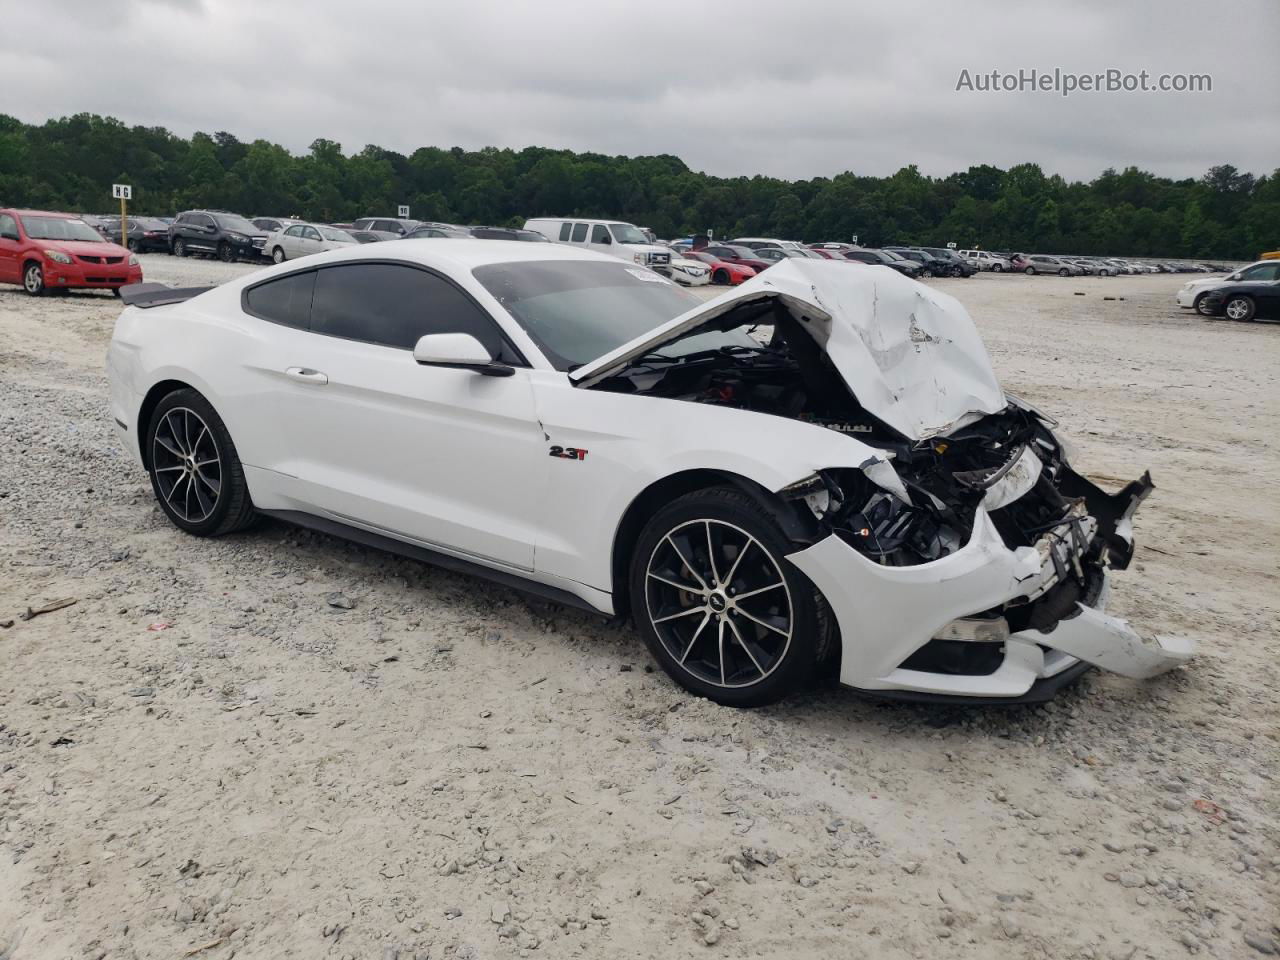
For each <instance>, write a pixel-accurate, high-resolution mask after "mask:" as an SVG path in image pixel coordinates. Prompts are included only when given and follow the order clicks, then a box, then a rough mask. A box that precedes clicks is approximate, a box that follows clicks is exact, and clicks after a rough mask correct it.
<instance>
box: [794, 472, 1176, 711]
mask: <svg viewBox="0 0 1280 960" xmlns="http://www.w3.org/2000/svg"><path fill="white" fill-rule="evenodd" d="M1069 484H1070V485H1071V486H1072V487H1073V491H1072V492H1073V493H1074V494H1075V495H1076V496H1078V497H1080V498H1081V500H1082V503H1083V505H1087V508H1088V511H1089V513H1088V515H1085V514H1084V513H1083V511H1082V512H1081V513H1080V514H1079V515H1078V517H1077V519H1076V520H1075V521H1073V522H1070V523H1066V524H1064V525H1063V527H1062V528H1058V529H1055V530H1049V531H1046V532H1045V535H1044V536H1043V537H1042V538H1041V539H1040V540H1038V541H1037V542H1036V543H1035V545H1034V546H1024V547H1017V548H1015V549H1010V548H1009V547H1007V546H1006V545H1005V543H1004V541H1003V539H1002V537H1001V536H1000V533H999V531H998V530H997V529H996V525H995V524H994V523H993V522H992V519H991V515H990V514H989V513H988V511H987V509H986V507H980V508H979V509H978V510H977V512H976V514H975V519H974V525H973V530H972V533H971V535H970V537H969V539H968V542H967V543H966V544H965V545H964V546H963V547H961V548H960V549H958V550H956V551H955V552H954V553H951V554H949V555H947V556H945V557H942V558H940V559H937V560H933V561H930V562H928V563H922V564H917V565H912V566H886V565H882V564H879V563H876V562H874V561H873V560H871V559H869V558H868V557H867V556H865V555H863V554H862V553H860V552H859V551H858V550H856V549H854V548H853V547H852V546H850V545H849V544H848V543H847V542H846V541H845V540H844V539H842V538H841V537H840V536H838V535H836V534H832V535H830V536H827V537H825V538H823V539H822V540H819V541H818V542H816V543H814V544H812V545H811V546H809V547H807V548H805V549H802V550H799V551H797V552H796V553H793V554H790V555H789V556H788V559H790V560H791V562H792V563H794V564H795V565H796V566H797V567H798V568H799V569H800V570H801V571H803V572H804V573H805V575H806V576H808V577H809V579H810V580H812V581H813V582H814V584H815V585H816V586H817V587H818V589H819V590H820V591H822V593H823V595H824V596H825V597H826V599H827V601H828V603H829V604H830V606H831V609H832V611H833V613H834V615H835V618H836V621H837V623H838V625H839V628H840V635H841V642H842V656H841V663H840V681H841V683H844V684H846V685H848V686H851V687H855V688H858V689H861V690H866V691H871V692H879V693H885V694H889V693H895V694H900V695H903V696H905V697H906V698H908V699H926V698H927V699H934V698H942V699H949V698H958V699H963V700H995V701H1016V700H1023V701H1026V700H1040V699H1047V698H1048V697H1049V696H1051V695H1052V694H1053V692H1055V691H1056V689H1057V688H1058V687H1060V686H1061V685H1063V683H1064V682H1069V681H1070V680H1072V679H1074V678H1075V677H1077V676H1079V674H1080V673H1082V672H1084V670H1086V669H1088V667H1089V666H1090V665H1092V666H1095V667H1100V668H1102V669H1104V670H1109V671H1111V672H1113V673H1118V674H1121V675H1123V676H1126V677H1134V678H1139V679H1141V678H1147V677H1152V676H1155V675H1157V674H1160V673H1164V672H1165V671H1167V670H1170V669H1172V668H1174V667H1176V666H1178V665H1179V664H1182V663H1184V662H1186V661H1187V660H1188V659H1189V658H1190V657H1191V655H1192V653H1193V652H1194V644H1193V643H1192V641H1190V640H1186V639H1181V638H1166V637H1155V638H1151V637H1144V636H1142V635H1140V634H1138V633H1137V632H1136V631H1134V630H1133V629H1132V628H1131V627H1130V626H1129V625H1128V624H1127V623H1126V622H1125V621H1124V620H1122V619H1120V618H1118V617H1113V616H1110V615H1108V614H1107V613H1106V612H1105V611H1106V603H1107V596H1108V593H1109V587H1108V581H1107V577H1108V569H1107V568H1108V566H1114V567H1118V568H1123V567H1125V566H1127V565H1128V563H1129V559H1130V557H1131V556H1132V554H1133V537H1132V525H1131V521H1132V518H1133V513H1134V511H1135V510H1136V509H1137V507H1138V505H1139V504H1140V503H1141V502H1142V500H1143V499H1144V498H1145V497H1146V496H1147V494H1148V493H1149V492H1150V490H1151V489H1152V484H1151V480H1150V477H1147V476H1144V477H1143V478H1142V480H1140V481H1135V482H1134V483H1133V484H1130V485H1129V486H1128V487H1126V488H1125V490H1123V491H1121V493H1119V494H1115V495H1110V494H1107V493H1105V492H1104V491H1102V490H1100V489H1099V488H1097V487H1096V486H1094V485H1093V484H1092V483H1090V482H1089V481H1087V480H1085V479H1084V478H1082V477H1079V476H1078V475H1076V474H1074V473H1072V474H1071V478H1070V481H1069ZM1065 486H1066V485H1065V484H1064V487H1065Z"/></svg>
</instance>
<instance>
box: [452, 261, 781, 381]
mask: <svg viewBox="0 0 1280 960" xmlns="http://www.w3.org/2000/svg"><path fill="white" fill-rule="evenodd" d="M473 274H474V276H475V278H476V279H477V280H478V281H480V283H481V285H483V286H484V288H485V289H486V290H488V291H489V293H491V294H492V295H493V296H494V298H495V299H496V300H497V301H498V302H499V303H501V304H502V306H503V307H505V308H506V310H507V312H508V313H510V314H511V316H512V317H514V318H515V320H516V322H517V323H519V324H520V326H521V327H523V328H524V329H525V331H526V332H527V333H528V334H529V336H530V337H532V338H533V341H534V343H536V344H537V345H538V347H539V349H541V350H542V352H543V353H544V354H545V355H546V357H547V359H548V360H549V361H551V363H552V365H554V366H555V368H556V369H557V370H565V371H568V370H573V369H575V368H576V367H580V366H582V364H584V363H588V362H590V361H591V360H594V359H596V358H597V357H602V356H604V355H605V354H606V353H609V352H610V351H611V350H615V349H617V348H618V347H620V346H622V345H623V344H624V343H628V342H630V341H631V340H634V339H635V338H636V337H639V336H642V335H643V334H646V333H648V332H649V331H650V330H653V329H655V328H657V327H660V326H662V325H663V324H664V323H666V322H667V321H669V320H671V319H673V318H675V317H678V316H680V314H682V313H686V312H688V311H689V310H690V309H691V308H693V307H696V306H697V305H698V304H699V303H700V302H701V301H700V300H699V299H698V298H696V297H694V296H692V295H691V294H688V293H686V292H685V291H683V290H681V289H680V288H679V287H678V286H676V285H675V284H674V283H672V282H671V281H670V280H668V279H666V278H665V277H662V276H659V275H658V274H656V273H653V272H652V271H650V270H646V269H645V268H643V267H629V266H627V265H626V264H624V263H617V264H613V263H596V262H594V261H589V260H539V261H522V262H516V263H494V264H490V265H488V266H483V267H476V269H475V270H474V271H473ZM722 346H744V347H751V346H755V347H759V344H758V343H756V342H755V341H754V340H752V339H751V338H750V337H748V336H747V335H746V334H745V333H741V332H739V331H730V332H728V333H720V332H718V331H716V332H711V333H704V334H699V335H697V336H694V337H686V338H684V339H682V340H681V341H680V342H679V344H678V345H674V346H673V347H672V348H671V349H670V350H669V351H668V355H671V356H676V355H681V354H685V353H694V352H698V351H702V350H714V349H717V348H718V347H722Z"/></svg>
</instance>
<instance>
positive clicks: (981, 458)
mask: <svg viewBox="0 0 1280 960" xmlns="http://www.w3.org/2000/svg"><path fill="white" fill-rule="evenodd" d="M745 311H746V312H749V313H752V314H754V316H751V317H750V318H749V320H748V322H747V326H748V329H749V331H750V333H751V334H752V336H753V338H755V341H754V343H756V344H758V345H747V344H741V345H732V346H720V347H718V348H715V349H709V350H702V351H697V350H694V351H690V352H685V353H681V352H680V349H679V346H680V341H674V342H673V343H671V344H667V345H664V347H663V349H662V350H661V351H660V352H655V353H652V354H648V355H645V356H641V357H639V358H638V359H637V360H635V361H634V362H632V363H631V364H630V365H628V366H627V367H625V368H623V369H622V370H620V371H618V372H617V373H616V374H615V375H614V376H612V377H609V378H608V379H606V380H603V381H602V382H601V383H600V384H599V387H598V389H604V390H613V391H617V392H624V393H640V394H645V395H649V396H661V397H667V398H670V399H677V400H684V401H689V402H693V403H704V404H712V405H718V406H728V407H735V408H738V409H744V410H751V411H754V412H758V413H766V414H772V415H775V416H781V417H786V418H788V419H793V420H799V421H802V422H806V423H812V424H814V425H815V426H819V427H823V428H825V429H828V430H833V431H835V432H838V433H842V434H847V435H849V436H851V437H856V438H857V439H858V440H860V441H861V442H863V443H865V444H867V445H869V446H872V447H875V448H877V449H879V450H882V451H884V452H885V453H886V454H887V455H888V457H889V460H890V463H891V464H892V471H891V473H895V474H896V480H895V482H894V483H883V482H879V483H878V482H875V481H873V480H872V479H871V476H869V475H868V473H867V472H866V471H864V470H858V469H847V468H846V469H837V470H823V471H819V472H818V473H817V474H815V475H814V476H813V477H810V478H808V479H806V480H805V481H802V482H800V483H797V484H794V485H792V486H791V487H788V488H786V489H784V490H783V491H781V494H782V496H783V497H784V499H787V500H791V501H795V502H797V503H799V502H802V503H803V504H804V507H805V508H806V509H807V511H808V512H809V513H811V514H812V517H813V520H814V522H815V523H816V524H817V530H815V534H823V535H826V534H830V533H834V534H836V535H837V536H838V537H839V538H840V539H841V540H843V541H844V542H845V543H847V544H849V545H850V546H851V547H853V548H854V549H856V550H857V551H858V552H859V553H861V554H863V555H864V556H866V557H867V558H869V559H871V560H873V561H874V562H876V563H879V564H882V565H885V566H913V565H918V564H924V563H929V562H931V561H934V560H938V559H941V558H943V557H947V556H949V555H951V554H954V553H955V552H956V551H958V550H960V549H961V548H962V547H963V546H964V545H965V543H966V542H967V540H968V537H969V535H970V533H971V532H972V530H973V527H974V521H975V513H976V511H977V509H978V507H979V505H982V506H983V507H984V508H985V510H986V513H987V514H988V516H989V517H990V518H991V521H992V522H993V523H994V525H995V527H996V530H997V531H998V532H999V535H1000V538H1001V539H1002V540H1003V542H1004V544H1005V546H1007V547H1008V548H1009V549H1016V548H1018V547H1034V548H1036V549H1037V550H1039V551H1040V553H1041V555H1042V557H1043V558H1045V559H1046V560H1047V561H1049V562H1051V563H1052V564H1053V565H1054V567H1055V568H1056V573H1057V576H1056V577H1055V578H1053V582H1052V585H1051V586H1050V587H1048V588H1047V589H1043V590H1042V591H1041V592H1039V593H1029V594H1028V595H1026V596H1023V597H1019V598H1017V599H1016V600H1015V601H1014V602H1013V603H1011V604H1009V605H1008V607H1007V608H1005V609H1003V610H1001V611H999V613H1001V614H1002V615H1004V616H1005V617H1007V621H1008V623H1009V625H1010V627H1011V629H1024V628H1044V627H1050V626H1052V624H1054V623H1056V622H1057V621H1058V620H1059V619H1061V618H1062V617H1063V616H1065V615H1067V614H1069V613H1070V612H1071V611H1072V609H1073V608H1074V606H1075V603H1076V601H1077V600H1079V599H1081V598H1084V597H1088V596H1089V594H1090V591H1091V589H1092V587H1093V586H1094V584H1095V581H1096V580H1097V579H1098V577H1097V573H1098V572H1099V571H1100V570H1101V568H1102V567H1104V566H1112V567H1116V568H1120V569H1123V568H1124V567H1126V566H1128V563H1129V559H1130V556H1131V554H1132V550H1133V547H1132V541H1131V539H1130V538H1129V537H1128V536H1127V525H1128V519H1129V517H1130V516H1131V515H1132V513H1133V511H1134V510H1135V509H1136V508H1137V505H1138V503H1140V502H1141V500H1142V499H1143V498H1144V497H1145V496H1146V495H1147V494H1148V493H1149V492H1150V490H1151V489H1152V484H1151V481H1150V478H1149V477H1147V476H1144V477H1143V478H1142V480H1139V481H1135V482H1134V483H1133V484H1130V485H1129V487H1127V488H1126V489H1125V490H1124V491H1121V493H1119V494H1116V495H1111V494H1108V493H1106V492H1105V491H1103V490H1102V489H1100V488H1099V487H1097V486H1095V485H1094V484H1093V483H1091V482H1089V481H1088V480H1086V479H1085V478H1083V477H1081V476H1080V475H1079V474H1077V473H1076V472H1075V471H1074V470H1072V469H1071V467H1070V465H1069V464H1068V462H1067V454H1066V451H1065V450H1064V448H1063V443H1062V441H1061V440H1060V439H1059V438H1058V437H1057V436H1056V435H1055V434H1054V432H1053V430H1052V426H1053V424H1054V421H1052V420H1050V419H1049V418H1048V417H1046V416H1045V415H1043V414H1041V413H1039V412H1038V411H1036V410H1035V409H1034V408H1032V407H1030V406H1028V405H1026V404H1024V403H1022V402H1021V401H1017V400H1013V401H1012V402H1010V403H1009V404H1008V405H1007V406H1006V407H1005V408H1004V409H1003V410H1000V411H999V412H998V413H992V414H988V415H985V416H981V417H979V418H978V419H976V420H974V421H973V422H970V423H968V424H965V425H962V426H959V427H958V428H957V429H954V430H953V431H951V432H949V433H947V434H945V435H938V436H933V437H929V438H925V439H911V438H908V437H905V436H904V435H902V434H901V433H899V432H898V431H896V430H894V429H893V428H891V427H890V426H888V425H887V424H885V423H884V422H882V421H881V420H879V419H878V418H876V417H875V416H873V415H872V414H870V413H869V412H868V411H867V410H866V409H864V408H863V407H862V405H861V404H860V403H859V402H858V401H857V399H856V398H855V397H854V396H853V395H852V393H851V391H850V390H849V389H848V387H847V386H846V383H845V381H844V380H843V379H842V378H841V377H840V376H839V375H838V373H837V372H836V370H835V369H834V367H833V365H832V363H831V360H830V358H829V357H828V355H827V354H826V353H825V352H823V351H822V350H821V349H820V348H819V347H818V346H817V344H816V343H815V342H814V340H813V338H812V337H811V336H810V335H809V332H808V331H807V330H805V329H804V327H803V322H804V321H803V318H801V319H799V320H798V319H797V318H796V317H795V316H794V315H793V314H792V313H791V312H790V311H788V310H786V309H783V308H782V307H781V306H780V305H779V304H778V303H777V302H774V303H766V304H763V305H759V304H750V305H747V306H746V307H745ZM743 312H744V311H743V310H740V311H738V312H736V313H735V314H731V315H728V316H725V317H722V318H720V319H719V320H717V321H716V322H715V324H714V326H715V328H717V329H721V330H725V329H728V328H729V326H730V325H731V324H734V323H736V324H742V323H743V316H742V314H743ZM705 332H706V328H705V327H703V328H698V329H695V330H693V331H691V332H690V333H689V334H688V335H687V336H689V337H694V336H698V335H699V334H701V333H705ZM681 339H684V338H681ZM877 479H879V478H877ZM996 613H997V611H992V614H993V615H995V614H996Z"/></svg>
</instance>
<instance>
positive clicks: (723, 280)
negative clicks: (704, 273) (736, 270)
mask: <svg viewBox="0 0 1280 960" xmlns="http://www.w3.org/2000/svg"><path fill="white" fill-rule="evenodd" d="M711 282H712V283H719V284H727V283H728V282H729V274H728V273H727V272H726V271H724V270H717V271H716V272H715V273H713V274H711Z"/></svg>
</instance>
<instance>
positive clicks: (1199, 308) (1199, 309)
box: [1191, 293, 1214, 317]
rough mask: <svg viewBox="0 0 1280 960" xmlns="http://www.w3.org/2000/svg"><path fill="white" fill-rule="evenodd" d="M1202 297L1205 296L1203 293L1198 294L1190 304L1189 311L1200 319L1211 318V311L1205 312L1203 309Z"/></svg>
mask: <svg viewBox="0 0 1280 960" xmlns="http://www.w3.org/2000/svg"><path fill="white" fill-rule="evenodd" d="M1204 297H1205V295H1204V294H1203V293H1201V294H1198V295H1197V296H1196V298H1195V300H1194V301H1193V302H1192V304H1191V309H1192V310H1194V311H1195V312H1196V313H1198V314H1200V316H1202V317H1212V316H1213V315H1214V313H1213V311H1212V310H1206V309H1205V307H1204Z"/></svg>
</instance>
